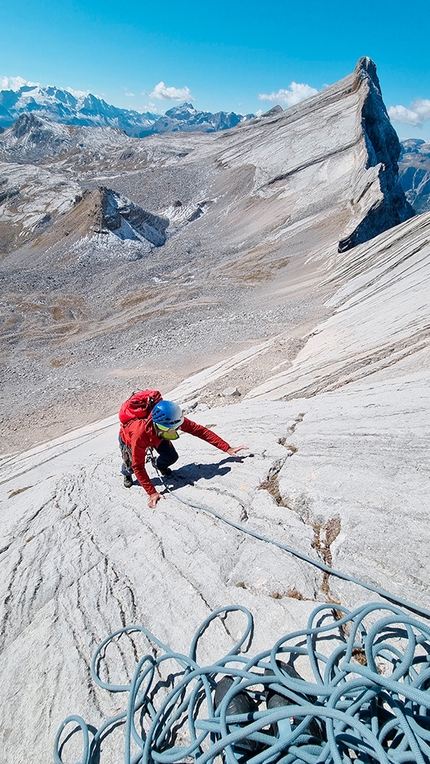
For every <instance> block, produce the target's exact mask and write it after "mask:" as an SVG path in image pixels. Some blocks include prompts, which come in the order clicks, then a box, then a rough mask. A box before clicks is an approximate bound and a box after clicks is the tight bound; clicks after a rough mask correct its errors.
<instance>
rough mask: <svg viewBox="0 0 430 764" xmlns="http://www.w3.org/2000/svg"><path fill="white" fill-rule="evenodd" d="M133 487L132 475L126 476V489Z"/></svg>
mask: <svg viewBox="0 0 430 764" xmlns="http://www.w3.org/2000/svg"><path fill="white" fill-rule="evenodd" d="M132 485H133V478H132V477H131V475H124V488H131V486H132Z"/></svg>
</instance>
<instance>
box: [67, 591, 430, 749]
mask: <svg viewBox="0 0 430 764" xmlns="http://www.w3.org/2000/svg"><path fill="white" fill-rule="evenodd" d="M232 612H236V613H241V614H242V615H243V616H244V618H245V626H244V628H243V631H242V635H241V637H240V639H239V640H238V641H237V643H236V644H235V645H234V647H233V648H232V650H231V651H230V653H229V654H228V655H224V656H222V657H220V658H219V659H218V660H217V661H216V662H215V663H211V665H208V666H200V665H199V664H198V662H197V647H198V643H199V641H200V639H201V637H202V636H203V634H205V633H206V631H207V630H208V629H210V628H211V627H212V628H213V624H214V622H215V621H216V620H217V619H221V623H222V624H224V625H225V626H226V628H227V627H228V623H229V621H228V619H229V618H230V617H231V616H230V614H231V613H232ZM234 617H235V618H237V615H236V616H234ZM252 630H253V619H252V615H251V613H250V612H249V611H248V610H247V609H246V608H244V607H241V606H237V605H235V606H230V607H226V608H220V609H219V610H215V611H214V612H213V613H211V614H210V615H209V616H208V618H206V619H205V621H203V623H202V624H201V626H200V627H199V628H198V629H197V631H196V633H195V635H194V638H193V640H192V642H191V645H190V650H189V653H188V655H185V654H180V653H177V652H175V651H173V650H171V649H170V648H169V647H168V646H166V645H164V644H163V643H162V642H160V640H158V639H157V637H155V636H154V635H153V634H151V632H149V631H148V630H147V629H145V628H144V627H143V626H130V627H125V628H122V629H119V630H118V631H116V632H115V633H113V634H111V635H110V636H109V637H107V639H105V640H104V642H102V644H101V645H100V646H99V647H98V649H97V650H96V652H95V655H94V657H93V660H92V664H91V674H92V678H93V680H94V682H95V683H96V684H97V685H98V686H99V687H100V688H103V689H105V690H107V691H109V692H112V693H122V694H123V695H124V702H123V704H122V705H123V708H124V710H123V711H122V712H121V713H118V714H117V715H116V716H114V717H112V718H111V719H109V720H108V721H106V722H105V724H103V725H102V726H101V727H100V728H99V729H98V730H96V731H95V730H94V728H92V727H90V726H89V725H88V724H87V723H86V722H85V721H84V720H83V719H82V718H81V717H79V716H69V717H68V718H67V719H65V721H64V722H63V724H62V725H61V727H60V729H59V730H58V733H57V736H56V739H55V747H54V762H55V764H64V762H65V759H64V758H63V756H66V755H67V748H68V745H70V741H71V740H72V738H74V737H75V736H76V735H78V737H79V736H80V737H81V740H80V749H81V751H82V755H81V758H80V762H81V764H98V763H99V762H100V763H101V764H103V758H104V757H103V753H104V752H105V753H106V749H107V748H109V735H110V733H111V731H112V730H113V729H115V728H117V727H118V725H119V724H121V725H122V730H123V734H124V764H141V763H142V764H176V763H178V764H179V762H193V761H197V760H198V762H199V764H212V762H213V761H214V759H215V757H217V756H219V755H221V756H222V757H223V759H224V761H225V762H226V763H227V764H243V762H245V761H246V762H249V764H272V762H273V764H275V763H276V764H323V763H325V762H327V764H332V763H333V764H347V763H348V762H351V763H352V762H354V763H355V762H365V763H366V764H373V762H381V764H403V763H404V762H411V761H412V762H417V764H428V762H429V761H430V689H429V688H430V627H429V626H428V625H427V624H425V623H423V622H421V621H419V620H417V619H414V618H413V617H412V616H409V615H407V614H405V613H404V612H402V611H401V610H400V609H399V608H397V607H395V606H393V605H381V604H380V603H377V604H376V603H373V604H368V605H363V606H362V607H359V608H357V609H356V610H354V611H352V612H350V611H348V610H347V609H346V608H344V607H342V606H336V610H335V611H334V610H333V606H330V605H320V606H319V607H316V608H315V609H314V610H313V612H312V614H311V615H310V618H309V621H308V624H307V627H306V628H305V629H303V630H301V631H295V632H293V633H291V634H287V635H285V636H283V637H282V638H280V639H279V640H278V641H277V642H276V643H275V644H274V645H273V646H272V647H271V648H269V649H267V650H266V651H264V652H261V653H260V654H258V655H256V656H255V657H254V658H246V657H245V656H244V655H243V652H245V651H246V650H247V649H248V647H249V642H250V640H251V638H252ZM136 632H141V633H143V635H144V636H145V637H146V638H147V639H148V640H149V642H150V644H151V646H150V649H149V651H148V652H147V653H146V654H144V655H142V656H141V657H140V658H139V657H138V656H136V668H135V671H134V674H133V676H132V678H131V681H128V682H126V683H124V684H112V683H110V682H107V681H103V680H102V679H101V677H100V674H101V672H102V670H104V673H105V674H106V671H108V672H109V667H108V666H107V665H105V664H106V651H107V648H108V647H109V645H111V644H112V643H115V644H116V643H118V642H121V640H127V639H130V638H132V637H133V635H135V633H136ZM214 643H215V644H216V643H217V640H216V639H213V640H211V644H214ZM225 677H228V681H227V683H226V679H225ZM222 683H224V685H225V689H224V693H223V696H222V697H221V698H220V697H218V701H216V697H215V696H216V692H217V688H220V687H221V684H222ZM244 709H245V712H244ZM90 730H91V731H90ZM68 760H69V759H68ZM109 760H110V761H112V760H115V761H116V762H118V757H117V755H116V757H115V758H114V759H112V758H111V757H109Z"/></svg>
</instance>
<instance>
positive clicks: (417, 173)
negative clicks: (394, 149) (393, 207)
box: [399, 138, 430, 212]
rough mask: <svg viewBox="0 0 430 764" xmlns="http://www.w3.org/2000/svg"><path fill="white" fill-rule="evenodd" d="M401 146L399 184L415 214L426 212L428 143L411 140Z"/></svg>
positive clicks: (429, 198)
mask: <svg viewBox="0 0 430 764" xmlns="http://www.w3.org/2000/svg"><path fill="white" fill-rule="evenodd" d="M401 146H402V153H401V156H400V161H399V178H400V184H401V186H402V188H403V191H404V192H405V196H406V198H407V200H408V202H409V203H410V204H411V205H412V207H413V208H414V210H415V212H426V211H427V210H430V143H425V141H423V140H421V139H418V138H415V139H414V138H411V139H409V140H408V141H403V142H402V144H401Z"/></svg>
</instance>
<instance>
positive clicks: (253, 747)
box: [214, 676, 259, 764]
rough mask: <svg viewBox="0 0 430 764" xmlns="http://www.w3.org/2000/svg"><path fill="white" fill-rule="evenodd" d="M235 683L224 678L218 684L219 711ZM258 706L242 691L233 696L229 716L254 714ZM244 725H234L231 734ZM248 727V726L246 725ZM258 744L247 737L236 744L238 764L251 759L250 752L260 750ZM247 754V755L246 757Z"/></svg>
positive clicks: (216, 690) (216, 703)
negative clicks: (225, 696)
mask: <svg viewBox="0 0 430 764" xmlns="http://www.w3.org/2000/svg"><path fill="white" fill-rule="evenodd" d="M233 682H234V678H233V677H232V676H223V677H222V679H220V681H219V682H217V684H216V687H215V693H214V708H215V709H217V708H218V706H219V705H220V703H221V701H222V699H223V697H224V695H226V694H227V692H228V691H229V689H230V687H231V686H232V684H233ZM257 710H258V706H257V704H256V702H255V701H254V699H253V698H252V697H251V696H250V695H249V694H248V693H247V692H246V691H245V690H241V691H239V692H238V693H236V695H233V697H232V699H231V700H230V703H229V704H228V706H227V709H226V713H227V716H234V715H235V714H252V712H253V711H257ZM242 726H244V725H242V724H232V725H231V727H230V730H229V731H230V732H232V731H233V730H238V729H240V727H242ZM245 726H246V725H245ZM258 747H259V746H258V743H256V742H255V741H254V740H248V738H247V737H246V736H245V734H244V737H243V738H242V739H239V740H237V741H236V743H234V745H233V746H232V749H233V751H234V753H235V754H236V760H237V761H238V764H244V762H245V761H246V759H247V758H249V755H250V752H252V753H255V752H256V751H257V750H258ZM245 754H247V755H245Z"/></svg>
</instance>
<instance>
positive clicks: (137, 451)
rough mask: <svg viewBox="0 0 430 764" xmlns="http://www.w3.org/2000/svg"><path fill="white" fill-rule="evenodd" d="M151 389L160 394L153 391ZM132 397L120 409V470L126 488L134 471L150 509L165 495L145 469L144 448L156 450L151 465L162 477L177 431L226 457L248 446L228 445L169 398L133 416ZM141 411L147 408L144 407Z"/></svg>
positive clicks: (168, 471) (167, 468) (172, 459)
mask: <svg viewBox="0 0 430 764" xmlns="http://www.w3.org/2000/svg"><path fill="white" fill-rule="evenodd" d="M152 392H153V393H155V394H156V395H158V396H160V394H159V393H158V392H157V391H152ZM153 397H155V396H153ZM160 398H161V396H160ZM132 400H133V399H132V398H130V399H129V401H126V402H125V404H123V406H122V407H121V411H120V420H121V427H120V433H119V443H120V448H121V453H122V457H123V464H122V468H121V472H122V474H123V475H124V485H125V487H126V488H131V486H132V485H133V477H132V475H133V472H134V474H135V475H136V478H137V480H138V481H139V483H140V485H141V486H142V488H143V489H144V490H145V491H146V493H147V494H148V496H149V500H148V506H149V507H151V508H153V507H155V506H156V505H157V502H158V501H159V500H160V499H165V498H166V497H165V496H164V495H163V494H161V493H159V492H158V491H157V489H156V488H155V486H154V485H153V483H152V482H151V480H150V479H149V476H148V473H147V471H146V467H145V462H146V453H147V449H148V448H155V449H156V451H157V452H158V458H157V461H156V465H155V466H156V467H157V469H158V471H159V472H160V473H161V474H162V475H163V476H165V477H166V476H168V475H170V474H171V469H170V467H171V465H172V464H174V463H175V462H176V461H177V459H178V458H179V457H178V454H177V451H176V449H175V447H174V445H173V443H172V440H177V438H179V434H178V430H180V431H181V432H187V433H189V434H190V435H195V436H196V437H197V438H201V439H202V440H205V441H206V442H207V443H211V444H212V445H213V446H215V447H216V448H219V449H220V451H224V452H225V453H226V454H229V455H230V456H237V455H238V453H239V452H240V451H242V450H244V449H247V448H248V446H230V445H229V444H228V443H227V442H226V441H225V440H223V439H222V438H220V437H219V436H218V435H216V433H214V432H213V431H212V430H209V429H208V428H207V427H204V426H203V425H201V424H197V422H193V421H192V420H191V419H187V418H186V417H184V415H183V413H182V410H181V408H180V407H179V406H178V404H177V403H174V402H173V401H166V400H163V399H161V400H159V401H158V402H157V403H156V404H155V405H154V407H153V408H152V410H151V411H149V412H148V414H147V416H139V415H137V416H136V408H133V406H132V405H130V402H131V401H132ZM127 404H128V405H127ZM141 410H143V411H144V412H146V411H147V409H145V408H144V409H141Z"/></svg>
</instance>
